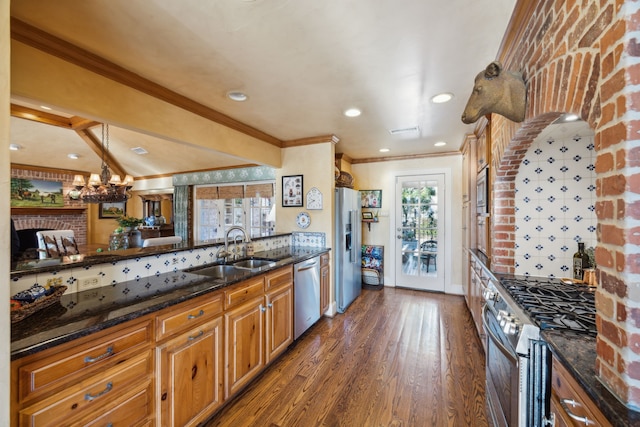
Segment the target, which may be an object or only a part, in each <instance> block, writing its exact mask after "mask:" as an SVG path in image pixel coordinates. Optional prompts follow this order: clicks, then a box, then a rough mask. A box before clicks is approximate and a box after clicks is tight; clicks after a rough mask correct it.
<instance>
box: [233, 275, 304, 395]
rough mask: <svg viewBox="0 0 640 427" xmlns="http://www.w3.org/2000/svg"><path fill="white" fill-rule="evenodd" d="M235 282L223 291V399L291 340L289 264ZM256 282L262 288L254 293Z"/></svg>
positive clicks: (258, 371)
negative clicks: (224, 308) (224, 352)
mask: <svg viewBox="0 0 640 427" xmlns="http://www.w3.org/2000/svg"><path fill="white" fill-rule="evenodd" d="M261 280H262V281H263V282H259V281H258V279H257V278H253V279H249V280H247V281H245V282H241V283H239V284H238V285H235V286H234V287H232V288H231V289H229V290H228V291H226V292H225V293H226V294H227V295H228V296H227V298H226V302H225V304H227V303H228V309H227V311H226V312H225V341H226V356H225V387H224V391H225V399H226V398H227V397H229V396H231V395H233V394H235V393H236V392H237V391H238V390H240V389H241V388H242V387H244V386H245V385H246V384H247V383H248V382H249V381H251V380H252V379H253V378H254V377H255V376H256V375H257V374H258V373H260V372H262V370H263V369H264V367H265V366H266V365H267V364H268V363H269V362H271V361H272V360H273V359H274V358H275V357H276V356H277V355H279V354H280V353H282V352H283V351H284V350H286V348H287V347H288V346H289V344H291V343H292V342H293V268H292V267H291V266H289V267H283V268H281V269H279V270H276V271H274V272H272V273H269V274H267V275H266V277H265V276H261ZM258 283H262V284H263V285H262V286H263V288H262V290H261V291H260V293H258V291H257V289H258V286H257V285H258Z"/></svg>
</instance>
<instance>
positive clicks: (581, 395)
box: [551, 357, 611, 427]
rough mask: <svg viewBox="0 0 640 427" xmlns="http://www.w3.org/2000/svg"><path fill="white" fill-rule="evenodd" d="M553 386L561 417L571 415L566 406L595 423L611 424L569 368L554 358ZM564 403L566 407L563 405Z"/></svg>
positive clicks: (578, 415)
mask: <svg viewBox="0 0 640 427" xmlns="http://www.w3.org/2000/svg"><path fill="white" fill-rule="evenodd" d="M551 388H552V394H553V399H552V400H554V399H555V400H556V401H557V402H556V405H558V403H559V404H560V408H556V410H558V411H559V412H560V413H561V417H562V418H564V419H567V418H568V417H570V416H571V415H570V414H569V413H568V412H566V409H565V408H568V410H569V411H570V412H571V413H572V414H573V415H574V416H577V417H582V418H585V417H586V418H588V419H589V420H590V422H591V424H593V425H598V426H602V427H607V426H611V423H609V421H607V419H606V418H605V416H604V415H603V414H602V412H600V409H598V407H597V406H596V405H595V403H594V402H593V401H592V400H591V399H590V398H589V396H587V394H586V393H585V392H584V390H582V387H580V385H578V383H577V381H576V380H575V379H574V378H573V377H572V376H571V374H570V373H569V372H568V371H567V369H566V368H565V367H564V366H563V365H562V363H560V361H558V360H557V359H556V358H555V357H554V358H553V365H552V371H551ZM562 405H564V407H563V406H562ZM594 423H595V424H594Z"/></svg>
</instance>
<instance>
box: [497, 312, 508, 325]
mask: <svg viewBox="0 0 640 427" xmlns="http://www.w3.org/2000/svg"><path fill="white" fill-rule="evenodd" d="M507 316H509V313H507V312H506V311H505V310H498V314H497V315H496V320H497V321H498V322H502V319H503V318H504V317H507Z"/></svg>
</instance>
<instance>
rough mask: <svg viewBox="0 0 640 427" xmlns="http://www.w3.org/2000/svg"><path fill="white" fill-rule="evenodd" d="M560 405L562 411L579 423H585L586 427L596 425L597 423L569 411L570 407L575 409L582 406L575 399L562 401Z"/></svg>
mask: <svg viewBox="0 0 640 427" xmlns="http://www.w3.org/2000/svg"><path fill="white" fill-rule="evenodd" d="M560 405H561V406H562V409H564V411H565V412H566V413H567V415H569V416H570V417H571V418H573V419H574V420H576V421H578V422H579V423H583V424H584V425H586V426H589V425H596V423H595V422H594V421H591V420H590V419H589V418H587V417H581V416H579V415H576V414H574V413H573V412H571V410H570V409H569V405H571V406H572V407H574V408H575V407H577V406H582V405H581V404H580V403H579V402H576V401H575V400H573V399H560Z"/></svg>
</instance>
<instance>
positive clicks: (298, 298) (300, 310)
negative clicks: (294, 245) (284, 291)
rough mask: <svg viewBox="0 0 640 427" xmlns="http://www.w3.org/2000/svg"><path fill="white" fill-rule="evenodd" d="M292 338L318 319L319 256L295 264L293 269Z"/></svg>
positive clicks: (295, 337)
mask: <svg viewBox="0 0 640 427" xmlns="http://www.w3.org/2000/svg"><path fill="white" fill-rule="evenodd" d="M293 297H294V313H295V316H294V323H293V329H294V339H297V338H298V337H299V336H300V335H302V334H303V333H304V331H306V330H307V329H309V327H310V326H311V325H313V324H314V323H316V322H317V321H318V320H319V319H320V257H316V258H311V259H308V260H306V261H303V262H299V263H297V264H295V266H294V271H293Z"/></svg>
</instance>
